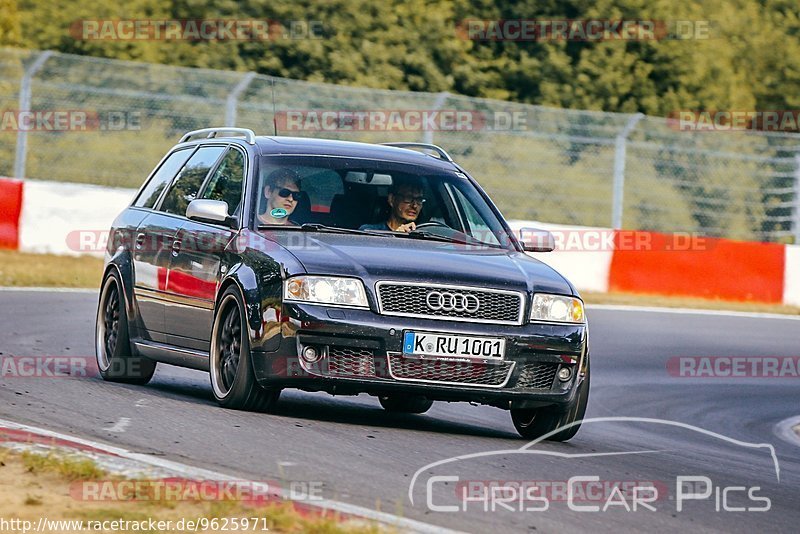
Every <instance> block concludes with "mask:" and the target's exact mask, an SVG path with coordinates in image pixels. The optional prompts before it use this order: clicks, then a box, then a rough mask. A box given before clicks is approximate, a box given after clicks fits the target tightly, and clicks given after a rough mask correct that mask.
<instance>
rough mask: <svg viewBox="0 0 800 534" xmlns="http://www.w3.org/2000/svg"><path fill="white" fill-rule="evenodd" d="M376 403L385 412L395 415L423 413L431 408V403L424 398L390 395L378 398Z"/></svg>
mask: <svg viewBox="0 0 800 534" xmlns="http://www.w3.org/2000/svg"><path fill="white" fill-rule="evenodd" d="M378 401H379V402H380V403H381V406H383V409H384V410H386V411H387V412H395V413H416V414H420V413H425V412H427V411H428V410H430V408H431V406H433V401H432V400H428V399H426V398H425V397H419V396H405V395H390V396H386V397H378Z"/></svg>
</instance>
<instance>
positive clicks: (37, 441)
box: [0, 419, 458, 534]
mask: <svg viewBox="0 0 800 534" xmlns="http://www.w3.org/2000/svg"><path fill="white" fill-rule="evenodd" d="M0 446H5V447H7V448H11V449H16V450H32V451H40V452H43V453H46V452H47V451H50V450H54V449H55V450H59V451H65V452H71V453H75V454H79V455H82V456H86V457H88V458H91V459H92V460H94V461H95V462H96V463H97V465H98V466H100V467H101V468H103V469H105V470H107V471H108V472H110V473H113V474H118V475H123V476H126V477H142V476H147V477H180V478H183V479H187V480H194V481H203V480H214V481H218V482H231V483H240V482H242V480H241V478H236V477H232V476H230V475H225V474H223V473H219V472H216V471H210V470H208V469H202V468H199V467H194V466H190V465H186V464H181V463H178V462H173V461H171V460H166V459H164V458H160V457H157V456H152V455H149V454H143V453H138V452H133V451H130V450H128V449H124V448H121V447H117V446H114V445H109V444H106V443H101V442H99V441H93V440H89V439H85V438H79V437H75V436H70V435H68V434H62V433H60V432H54V431H52V430H47V429H43V428H38V427H35V426H30V425H24V424H20V423H15V422H13V421H7V420H4V419H0ZM250 484H252V485H256V484H258V482H257V481H253V482H250ZM269 491H270V493H271V494H272V493H274V495H275V496H276V498H278V499H280V500H283V501H286V502H292V503H293V504H294V506H295V508H296V509H298V511H300V513H303V512H304V511H305V512H311V513H324V512H337V513H338V514H339V515H340V517H342V518H343V519H347V520H358V519H362V520H368V521H372V522H375V523H379V524H381V525H384V526H386V527H389V528H392V529H396V530H399V531H401V532H420V533H441V534H450V533H456V532H458V531H454V530H450V529H445V528H442V527H438V526H435V525H430V524H428V523H423V522H421V521H416V520H414V519H407V518H404V517H399V516H396V515H393V514H389V513H386V512H378V511H376V510H370V509H369V508H364V507H362V506H357V505H354V504H348V503H345V502H341V501H335V500H330V499H315V500H314V501H313V502H307V501H298V500H296V499H292V498H291V496H290V495H289V493H288V492H287V491H286V490H283V489H278V488H275V489H270V490H269Z"/></svg>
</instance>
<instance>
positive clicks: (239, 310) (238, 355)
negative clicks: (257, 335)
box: [209, 286, 281, 412]
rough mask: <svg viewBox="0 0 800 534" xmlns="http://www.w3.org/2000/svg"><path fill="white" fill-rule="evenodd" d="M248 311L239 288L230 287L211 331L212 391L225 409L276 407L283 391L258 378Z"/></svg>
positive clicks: (253, 409)
mask: <svg viewBox="0 0 800 534" xmlns="http://www.w3.org/2000/svg"><path fill="white" fill-rule="evenodd" d="M244 310H245V307H244V302H243V301H242V297H241V295H240V294H239V291H237V289H236V287H235V286H231V287H229V288H228V289H226V290H225V292H224V293H223V294H222V297H221V298H220V301H219V306H217V312H216V314H215V315H214V328H213V330H212V332H211V352H210V355H209V356H210V362H209V367H210V375H211V390H212V391H213V393H214V398H215V399H216V400H217V402H218V403H219V405H220V406H222V407H224V408H230V409H233V410H246V411H265V412H266V411H270V410H272V409H273V408H274V407H275V405H276V404H277V402H278V397H280V394H281V392H280V390H279V389H274V390H273V389H269V390H268V389H265V388H262V387H261V386H260V385H258V382H257V381H256V379H255V373H254V372H253V364H252V360H251V356H250V336H249V335H248V334H247V321H246V319H245V315H244Z"/></svg>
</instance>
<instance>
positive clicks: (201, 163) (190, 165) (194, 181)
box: [160, 146, 225, 215]
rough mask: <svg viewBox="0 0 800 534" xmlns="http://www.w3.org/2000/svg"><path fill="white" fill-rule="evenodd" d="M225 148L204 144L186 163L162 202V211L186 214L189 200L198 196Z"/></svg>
mask: <svg viewBox="0 0 800 534" xmlns="http://www.w3.org/2000/svg"><path fill="white" fill-rule="evenodd" d="M224 150H225V147H223V146H203V147H200V148H198V149H197V152H195V153H194V156H192V157H191V158H190V159H189V161H188V162H186V165H185V166H184V167H183V169H182V170H181V172H180V174H178V177H177V178H175V181H174V182H172V185H171V186H170V188H169V191H167V194H166V196H164V201H163V202H162V203H161V208H160V209H161V211H163V212H166V213H175V214H177V215H185V214H186V206H188V205H189V202H191V201H192V200H194V199H195V198H197V193H198V192H199V191H200V186H202V185H203V181H204V180H205V179H206V176H207V175H208V171H210V170H211V167H213V166H214V163H216V161H217V159H218V158H219V156H220V154H222V152H223V151H224Z"/></svg>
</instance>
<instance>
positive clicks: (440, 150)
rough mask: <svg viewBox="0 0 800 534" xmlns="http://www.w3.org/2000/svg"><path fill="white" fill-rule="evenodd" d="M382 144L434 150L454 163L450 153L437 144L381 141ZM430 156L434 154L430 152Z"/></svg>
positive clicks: (441, 157)
mask: <svg viewBox="0 0 800 534" xmlns="http://www.w3.org/2000/svg"><path fill="white" fill-rule="evenodd" d="M381 144H382V145H386V146H394V147H397V148H422V149H425V150H433V151H434V152H436V153H437V154H438V155H439V159H443V160H445V161H449V162H450V163H453V158H451V157H450V154H448V153H447V152H445V150H444V149H443V148H442V147H440V146H436V145H432V144H430V143H406V142H398V143H381ZM428 155H429V156H433V154H428Z"/></svg>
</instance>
